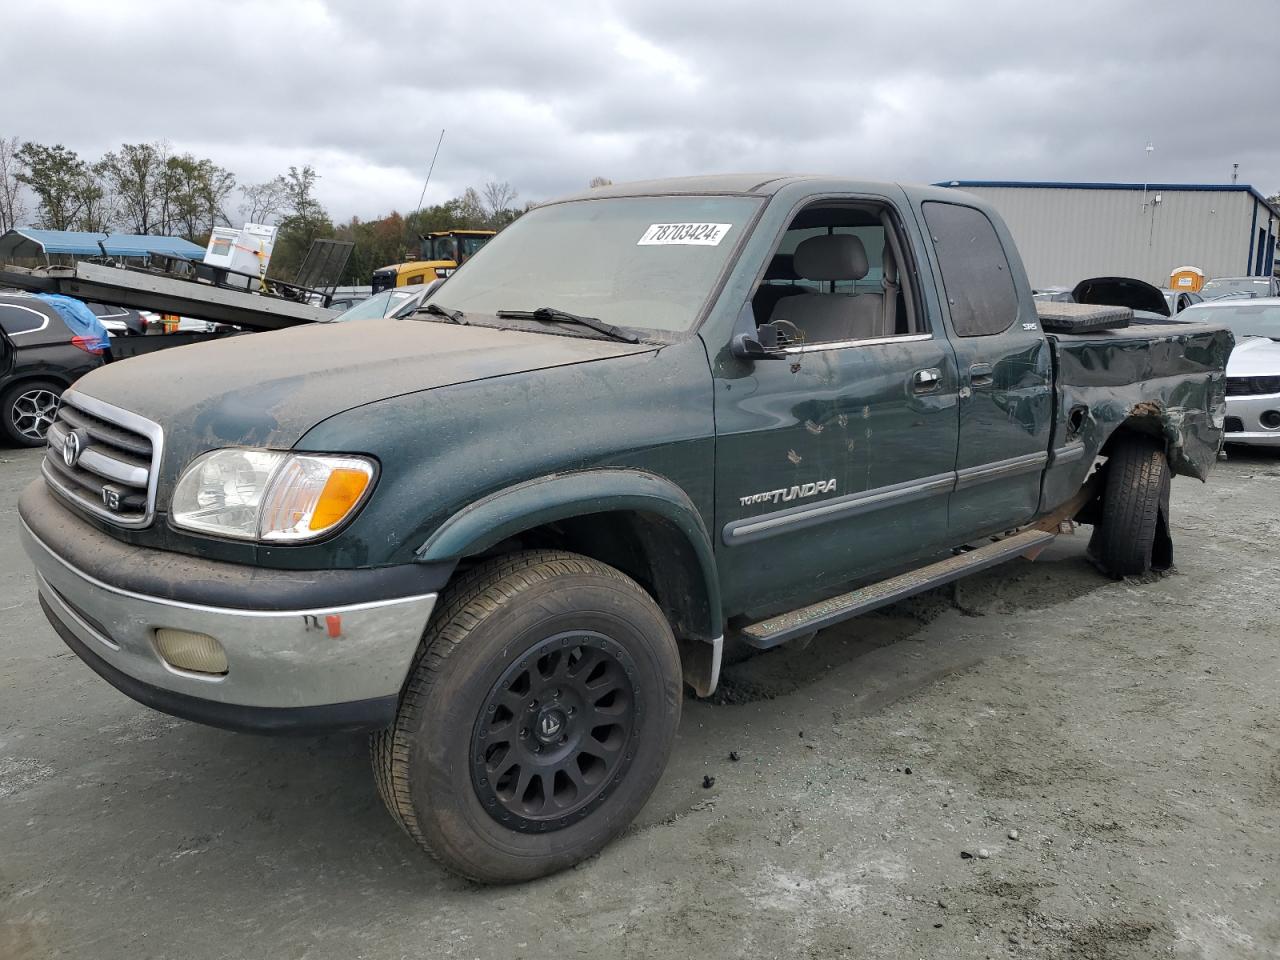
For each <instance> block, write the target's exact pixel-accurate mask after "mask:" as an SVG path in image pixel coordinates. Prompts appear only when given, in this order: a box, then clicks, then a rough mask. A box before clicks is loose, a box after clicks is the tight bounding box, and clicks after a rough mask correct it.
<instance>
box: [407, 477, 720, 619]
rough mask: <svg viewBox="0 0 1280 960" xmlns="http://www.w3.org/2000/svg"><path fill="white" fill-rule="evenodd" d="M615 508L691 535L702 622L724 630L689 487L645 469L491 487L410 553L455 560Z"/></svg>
mask: <svg viewBox="0 0 1280 960" xmlns="http://www.w3.org/2000/svg"><path fill="white" fill-rule="evenodd" d="M620 511H628V512H634V513H645V514H651V515H653V516H656V517H659V518H661V519H663V520H665V521H667V522H668V523H670V524H671V525H673V526H674V527H675V528H676V529H677V530H678V531H679V532H680V533H681V534H682V535H683V537H684V539H685V540H687V541H688V543H689V546H690V548H691V549H692V551H693V553H694V556H695V557H696V558H697V563H698V567H699V572H700V573H701V576H702V581H703V589H704V590H705V592H706V598H707V608H708V611H709V616H710V619H711V622H710V623H708V624H707V625H706V628H705V629H706V631H707V637H708V638H715V637H719V636H721V634H722V633H723V627H724V624H723V618H722V613H721V606H720V580H719V576H718V574H717V572H716V563H715V554H714V552H713V550H712V546H711V537H710V535H709V534H708V532H707V528H706V525H705V524H704V523H703V522H702V517H701V515H700V514H699V512H698V509H697V507H696V506H694V503H693V501H692V500H690V499H689V495H688V494H686V493H685V492H684V491H683V490H682V489H681V488H680V487H678V486H677V485H676V484H674V483H673V482H671V481H670V480H668V479H666V478H665V477H660V476H658V475H657V474H653V473H648V472H647V471H643V470H627V469H617V468H610V469H601V470H582V471H576V472H572V473H554V474H549V475H547V476H543V477H536V478H534V479H532V480H526V481H524V482H523V483H519V484H516V485H515V486H512V487H507V488H505V489H502V490H498V491H495V492H494V493H491V494H489V495H487V496H485V497H482V498H481V499H479V500H477V501H475V502H474V503H470V504H468V505H467V506H465V507H463V508H462V509H461V510H459V511H458V512H457V513H455V514H453V516H451V517H449V519H447V520H446V521H445V522H444V523H442V524H441V525H440V526H439V527H437V528H436V529H435V531H434V532H433V533H432V534H431V535H430V536H429V537H428V538H427V540H426V542H424V543H423V544H422V546H420V547H419V548H418V549H417V550H416V551H415V553H414V557H415V559H416V560H418V561H419V562H422V563H431V562H437V561H448V560H458V559H459V558H461V557H463V556H466V555H467V554H469V553H476V552H479V551H482V550H485V549H487V548H489V547H492V546H494V545H495V544H498V543H500V542H502V541H503V540H505V539H507V538H508V537H512V536H514V535H516V534H518V533H522V532H524V531H525V530H530V529H532V528H534V527H538V526H541V525H543V524H546V523H553V522H555V521H557V520H566V519H569V518H570V517H578V516H583V515H585V514H592V513H609V512H620Z"/></svg>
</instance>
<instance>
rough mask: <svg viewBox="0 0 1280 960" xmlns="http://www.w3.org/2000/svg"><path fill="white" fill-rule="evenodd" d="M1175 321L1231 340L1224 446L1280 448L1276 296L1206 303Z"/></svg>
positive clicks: (1279, 310)
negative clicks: (1215, 329) (1224, 333)
mask: <svg viewBox="0 0 1280 960" xmlns="http://www.w3.org/2000/svg"><path fill="white" fill-rule="evenodd" d="M1178 319H1179V320H1184V321H1187V322H1188V323H1212V324H1215V325H1221V326H1224V327H1227V328H1229V329H1230V330H1231V332H1232V333H1234V334H1235V335H1236V347H1235V349H1234V350H1232V351H1231V359H1230V360H1228V361H1227V424H1226V440H1227V442H1228V443H1248V444H1255V445H1258V446H1267V447H1280V297H1255V298H1253V299H1251V300H1208V301H1206V302H1204V303H1198V304H1196V305H1195V306H1194V307H1188V308H1187V309H1186V310H1183V311H1182V312H1181V313H1180V314H1178Z"/></svg>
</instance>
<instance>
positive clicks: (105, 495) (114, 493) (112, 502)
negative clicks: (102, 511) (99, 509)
mask: <svg viewBox="0 0 1280 960" xmlns="http://www.w3.org/2000/svg"><path fill="white" fill-rule="evenodd" d="M123 495H124V491H123V490H121V489H120V488H119V487H117V486H116V485H115V484H110V483H109V484H107V485H106V486H105V487H103V488H102V505H103V506H104V507H106V508H107V509H108V510H110V511H112V512H113V513H115V512H118V511H119V510H120V498H121V497H122V496H123Z"/></svg>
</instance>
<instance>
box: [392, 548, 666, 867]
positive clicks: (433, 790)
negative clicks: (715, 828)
mask: <svg viewBox="0 0 1280 960" xmlns="http://www.w3.org/2000/svg"><path fill="white" fill-rule="evenodd" d="M442 603H443V606H442V607H441V608H440V609H439V610H438V611H437V615H436V616H435V617H434V618H433V621H432V624H431V626H430V627H429V628H428V630H427V634H426V636H425V638H424V640H423V645H422V648H421V650H420V651H419V655H418V660H417V662H416V664H415V666H414V668H413V670H412V671H411V673H410V676H409V680H408V682H407V684H406V687H405V691H404V694H403V696H402V698H401V702H400V709H399V713H398V714H397V716H396V721H395V723H394V725H393V726H392V727H391V728H390V729H388V730H386V731H383V732H381V733H378V734H375V735H374V737H373V744H372V754H373V768H374V775H375V777H376V779H377V782H378V791H379V793H380V794H381V795H382V799H383V801H384V802H385V803H386V805H387V808H388V809H389V810H390V811H391V815H392V816H393V817H395V819H396V820H397V822H399V824H400V825H401V826H402V827H403V828H404V829H405V830H406V831H407V832H408V834H409V835H410V836H411V837H413V838H414V840H416V841H417V842H418V843H419V844H420V845H421V846H422V847H424V848H425V849H426V850H427V851H428V852H430V853H431V854H432V855H434V856H435V857H436V858H437V859H439V860H440V861H441V862H442V863H443V864H444V865H445V866H447V867H448V868H450V869H451V870H454V871H456V872H457V873H460V874H462V875H463V876H466V877H469V878H471V879H473V880H477V881H480V882H482V883H505V882H511V881H518V880H529V879H532V878H534V877H540V876H543V875H545V874H549V873H553V872H555V871H557V870H562V869H564V868H565V867H568V866H571V865H572V864H574V863H577V862H578V861H580V860H582V859H584V858H586V857H589V856H591V855H592V854H594V853H595V852H597V851H598V850H599V849H600V848H601V847H603V846H604V845H605V844H606V843H608V842H609V841H610V840H611V839H613V838H614V837H615V836H617V834H618V833H619V832H621V831H622V830H623V828H625V827H626V826H627V824H628V823H630V822H631V820H632V819H633V818H634V817H635V815H636V814H637V813H638V812H639V811H640V808H641V807H642V806H644V803H645V801H646V800H648V798H649V795H650V793H652V791H653V788H654V786H656V784H657V782H658V778H659V776H660V775H661V773H662V770H663V768H664V767H665V766H666V763H667V757H668V756H669V755H670V752H671V746H672V743H673V741H674V739H675V733H676V728H677V726H678V725H679V722H680V704H681V700H682V693H683V691H682V689H681V684H682V680H681V672H680V657H679V653H678V650H677V647H676V642H675V638H674V636H673V635H672V633H671V628H670V626H669V625H668V624H667V621H666V618H665V617H664V616H663V614H662V611H661V610H659V609H658V606H657V604H655V603H654V602H653V600H652V599H651V598H650V597H649V595H648V594H647V593H645V591H644V590H642V589H641V588H640V587H639V585H637V584H636V583H635V582H634V581H633V580H631V579H630V578H629V577H627V576H625V575H624V574H622V573H621V572H619V571H618V570H615V569H613V568H612V567H609V566H607V565H605V564H602V563H598V562H596V561H594V560H591V559H588V558H586V557H581V556H577V555H576V554H569V553H558V552H551V551H536V552H528V553H519V554H514V555H511V556H508V557H503V558H500V559H498V560H495V561H492V562H490V563H487V564H485V565H483V566H481V567H479V568H477V569H476V570H474V571H472V572H471V573H469V574H468V575H467V576H465V577H464V578H463V579H462V580H461V581H460V582H458V583H457V584H456V585H455V586H454V587H452V588H451V590H450V593H449V594H448V595H447V596H446V597H444V598H442Z"/></svg>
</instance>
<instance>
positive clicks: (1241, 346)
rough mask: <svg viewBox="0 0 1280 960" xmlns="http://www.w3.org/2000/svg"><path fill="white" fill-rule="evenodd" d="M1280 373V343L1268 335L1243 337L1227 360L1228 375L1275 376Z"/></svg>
mask: <svg viewBox="0 0 1280 960" xmlns="http://www.w3.org/2000/svg"><path fill="white" fill-rule="evenodd" d="M1277 374H1280V343H1276V341H1274V340H1268V339H1267V338H1266V337H1241V338H1240V339H1239V340H1238V341H1236V347H1235V349H1234V350H1232V351H1231V356H1230V358H1229V359H1228V360H1227V376H1228V377H1274V376H1276V375H1277Z"/></svg>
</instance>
